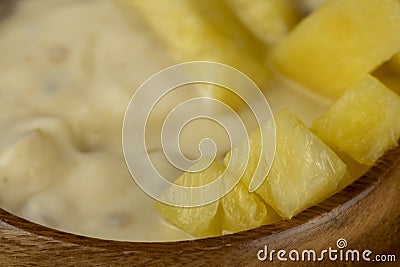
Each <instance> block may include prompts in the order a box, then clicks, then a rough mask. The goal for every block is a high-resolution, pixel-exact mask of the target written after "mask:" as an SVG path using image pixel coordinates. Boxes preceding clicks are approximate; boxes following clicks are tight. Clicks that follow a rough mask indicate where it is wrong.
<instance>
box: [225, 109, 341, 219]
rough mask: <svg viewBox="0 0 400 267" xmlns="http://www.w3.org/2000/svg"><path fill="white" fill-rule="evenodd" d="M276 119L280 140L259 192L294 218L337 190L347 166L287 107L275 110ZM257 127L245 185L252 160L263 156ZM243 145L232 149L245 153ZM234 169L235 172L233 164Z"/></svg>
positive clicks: (282, 213)
mask: <svg viewBox="0 0 400 267" xmlns="http://www.w3.org/2000/svg"><path fill="white" fill-rule="evenodd" d="M275 123H276V137H277V144H276V152H275V158H274V162H273V164H272V168H271V171H270V173H269V174H268V176H267V178H266V179H265V181H264V183H263V184H262V185H261V186H260V187H259V188H258V189H257V191H256V193H257V194H259V195H260V196H261V197H262V198H263V199H264V200H265V202H266V203H267V204H269V205H270V206H271V207H273V208H274V209H275V210H276V211H277V212H278V214H279V215H281V216H282V217H285V218H291V217H292V216H294V215H296V214H297V213H299V212H301V211H302V210H304V209H307V208H308V207H310V206H313V205H315V204H317V203H319V202H320V201H322V200H323V199H325V198H327V197H329V196H330V195H332V194H333V193H334V192H336V189H337V187H338V184H339V183H340V181H341V180H342V178H343V177H344V175H345V174H346V166H345V164H344V163H343V162H342V161H341V160H340V159H339V157H338V156H337V155H336V154H335V153H334V152H333V151H332V150H331V149H330V148H329V147H328V146H326V145H325V144H324V143H323V142H322V141H321V140H320V139H319V138H318V137H316V136H315V135H314V134H313V133H312V132H311V131H310V130H309V129H308V128H307V127H306V126H305V125H304V124H303V123H302V122H300V121H299V120H298V119H297V118H296V117H295V116H294V115H293V114H292V113H291V112H289V111H288V110H283V111H280V112H279V113H278V114H276V116H275ZM263 127H266V126H263ZM257 131H259V130H257ZM257 131H256V132H254V133H253V134H251V135H250V137H249V139H250V140H249V141H250V153H251V155H250V159H251V162H250V163H249V165H248V169H247V170H246V171H245V174H244V176H243V177H242V181H243V182H244V184H246V186H248V185H249V181H250V180H251V177H252V174H253V173H252V172H254V169H255V167H254V165H253V164H252V162H254V159H258V158H259V157H260V151H261V149H260V148H258V147H257V146H259V145H258V144H259V139H257V138H260V135H259V134H257ZM242 146H243V144H242V145H239V146H238V147H237V148H235V149H233V151H232V152H231V153H236V156H238V155H241V154H243V153H241V150H242V149H243V147H242ZM229 158H230V154H227V156H226V158H225V160H224V163H225V164H227V162H229ZM261 160H262V161H263V160H264V158H262V159H261ZM260 164H263V163H262V162H261V163H260ZM231 171H232V172H234V173H235V169H234V168H232V169H231Z"/></svg>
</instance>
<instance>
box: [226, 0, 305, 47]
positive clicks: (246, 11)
mask: <svg viewBox="0 0 400 267" xmlns="http://www.w3.org/2000/svg"><path fill="white" fill-rule="evenodd" d="M226 2H227V3H228V5H229V6H230V7H232V9H233V10H234V11H235V13H236V14H237V16H238V17H239V18H240V20H241V21H242V22H243V23H244V24H245V25H246V26H247V27H248V28H249V29H250V30H251V31H252V32H253V33H254V34H255V35H256V36H257V37H258V38H259V39H260V40H263V41H264V42H265V43H267V44H273V43H275V42H276V41H277V40H279V39H280V38H282V36H284V35H286V33H287V32H288V31H289V30H290V29H291V28H292V27H293V26H294V25H295V23H296V22H297V20H298V19H299V16H300V15H299V12H298V11H297V9H296V8H295V7H294V2H293V1H291V0H269V1H265V0H253V1H248V0H226Z"/></svg>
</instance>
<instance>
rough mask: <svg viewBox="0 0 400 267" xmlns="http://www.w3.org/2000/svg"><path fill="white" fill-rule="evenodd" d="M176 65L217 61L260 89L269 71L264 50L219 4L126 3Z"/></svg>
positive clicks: (179, 0)
mask: <svg viewBox="0 0 400 267" xmlns="http://www.w3.org/2000/svg"><path fill="white" fill-rule="evenodd" d="M125 1H126V2H127V3H128V4H129V5H130V6H131V7H132V8H133V10H134V11H136V12H137V13H138V14H139V15H142V17H143V19H144V21H145V22H146V23H147V24H148V26H149V28H150V29H151V30H152V31H153V32H154V33H155V35H157V36H158V37H159V38H160V40H161V41H162V42H163V43H164V44H165V46H166V48H167V49H168V50H169V52H170V53H171V54H172V55H173V56H174V57H175V58H176V59H177V60H178V61H196V60H205V61H217V62H220V63H224V64H227V65H230V66H232V67H235V68H237V69H239V70H241V71H243V72H244V73H246V74H247V75H249V76H250V77H251V78H252V79H253V80H254V81H256V82H257V83H258V84H259V85H261V84H263V83H265V82H266V81H267V80H268V79H269V77H270V74H269V71H268V70H267V69H266V67H265V66H264V59H263V54H264V53H265V47H264V46H263V44H262V43H261V42H260V41H259V40H257V38H255V37H254V36H253V35H252V34H251V33H250V32H249V31H248V30H247V29H246V28H245V27H244V26H243V25H242V24H241V23H240V21H239V20H238V19H236V17H235V16H234V15H233V14H232V12H230V9H229V7H228V6H227V5H226V4H225V3H224V2H222V1H197V0H174V1H159V0H147V1H142V0H125Z"/></svg>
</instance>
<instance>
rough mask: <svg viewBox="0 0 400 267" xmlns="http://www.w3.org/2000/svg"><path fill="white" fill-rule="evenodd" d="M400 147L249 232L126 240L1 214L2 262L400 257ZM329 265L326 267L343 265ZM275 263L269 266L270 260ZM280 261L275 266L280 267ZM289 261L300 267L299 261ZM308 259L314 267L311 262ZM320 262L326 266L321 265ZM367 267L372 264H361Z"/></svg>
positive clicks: (136, 262) (159, 262)
mask: <svg viewBox="0 0 400 267" xmlns="http://www.w3.org/2000/svg"><path fill="white" fill-rule="evenodd" d="M399 192H400V147H399V148H396V149H393V150H391V151H388V152H387V153H386V154H385V155H384V156H383V157H382V158H381V159H380V160H379V161H378V162H377V163H376V165H375V166H373V167H372V168H371V169H370V170H369V171H368V172H367V173H366V174H365V175H364V176H362V177H361V178H360V179H358V180H357V181H355V182H354V183H353V184H352V185H350V186H348V187H347V188H345V189H344V190H343V191H341V192H339V193H337V194H336V195H334V196H332V197H330V198H329V199H327V200H325V201H324V202H322V203H320V204H319V205H317V206H314V207H312V208H310V209H308V210H306V211H304V212H302V213H301V214H299V215H298V216H296V217H295V218H293V219H292V220H290V221H281V222H277V223H275V224H272V225H266V226H261V227H259V228H256V229H252V230H249V231H245V232H240V233H236V234H231V235H225V236H220V237H214V238H207V239H198V240H192V241H180V242H159V243H157V242H149V243H145V242H120V241H109V240H100V239H95V238H89V237H83V236H78V235H74V234H69V233H64V232H60V231H57V230H53V229H50V228H47V227H44V226H40V225H37V224H35V223H32V222H29V221H27V220H24V219H21V218H19V217H17V216H15V215H12V214H10V213H8V212H6V211H4V210H0V239H1V242H0V263H2V265H3V266H4V265H5V266H10V265H26V264H31V263H38V264H40V265H45V266H48V265H60V264H61V265H63V266H64V265H71V266H87V265H101V264H104V265H107V266H109V265H116V266H120V265H150V264H151V265H177V264H194V263H196V265H197V264H203V265H206V264H208V265H212V266H214V265H216V264H218V265H228V264H229V265H237V264H241V265H250V266H251V265H257V264H260V263H261V262H260V261H259V259H258V258H257V253H258V251H259V250H261V249H263V248H264V246H265V245H267V246H268V248H269V249H275V250H276V251H278V250H279V249H285V250H286V251H287V252H289V251H290V250H292V249H296V250H297V251H302V250H306V249H313V250H315V251H317V252H318V251H322V250H324V249H328V248H329V247H332V248H333V249H337V245H336V242H337V240H338V239H342V238H343V239H345V240H346V241H347V249H357V250H360V251H363V250H366V249H368V250H371V251H372V252H373V255H377V254H396V253H397V255H399V252H400V205H399V204H400V194H399ZM338 263H340V262H332V261H327V262H324V265H329V264H332V265H335V266H337V265H338ZM264 264H267V262H264ZM280 264H282V262H279V261H277V259H276V257H275V259H274V261H273V262H268V265H280ZM286 264H288V265H291V264H293V266H299V263H298V262H287V263H286ZM311 264H312V262H307V263H306V265H307V266H309V265H311ZM314 264H316V265H320V264H321V263H320V262H316V263H314ZM360 264H362V266H365V262H364V263H363V262H361V263H360Z"/></svg>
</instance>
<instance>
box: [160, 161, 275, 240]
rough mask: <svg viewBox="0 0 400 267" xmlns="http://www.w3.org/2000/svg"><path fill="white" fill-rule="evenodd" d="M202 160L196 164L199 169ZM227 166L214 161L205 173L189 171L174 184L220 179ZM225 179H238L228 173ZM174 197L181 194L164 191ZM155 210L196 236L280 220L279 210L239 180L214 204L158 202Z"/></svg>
mask: <svg viewBox="0 0 400 267" xmlns="http://www.w3.org/2000/svg"><path fill="white" fill-rule="evenodd" d="M199 164H203V163H202V162H201V161H200V162H199V163H198V164H197V165H195V166H194V167H193V169H196V168H197V167H198V166H199ZM224 171H225V167H224V166H223V165H221V164H219V163H218V162H216V161H214V162H213V163H212V164H211V165H210V167H208V168H207V169H205V170H204V171H202V172H186V173H184V174H183V175H182V176H180V177H179V178H178V179H177V180H176V181H175V182H174V183H175V184H177V185H181V186H188V187H198V186H201V185H206V184H209V183H211V182H212V181H214V180H215V179H217V178H219V177H220V176H221V175H222V174H223V173H224ZM226 175H227V176H225V178H223V179H226V178H227V179H237V178H236V177H235V176H234V175H233V174H230V173H227V174H226ZM165 194H166V195H170V196H171V197H179V195H176V194H174V192H173V191H172V190H168V189H167V191H166V192H165ZM156 209H157V210H158V211H159V212H160V213H161V214H162V215H163V216H164V218H165V219H167V220H168V221H169V222H171V223H172V224H174V225H175V226H177V227H179V228H181V229H183V230H185V231H186V232H188V233H190V234H192V235H194V236H196V237H210V236H218V235H221V234H223V233H224V234H225V233H232V232H238V231H242V230H246V229H250V228H254V227H257V226H260V225H263V224H267V223H271V222H273V221H276V220H278V219H279V216H278V215H277V214H276V212H275V211H274V210H273V209H271V208H270V207H268V206H267V205H265V204H264V202H263V201H262V200H261V199H260V198H259V197H258V196H257V195H256V194H254V193H249V192H248V191H247V189H246V187H245V186H244V185H243V184H242V183H241V182H239V183H238V184H237V185H236V186H235V187H234V188H233V190H232V191H230V192H229V193H228V194H227V195H225V196H224V197H222V198H221V199H220V200H217V201H215V202H213V203H211V204H208V205H205V206H200V207H190V208H185V207H174V206H170V205H166V204H163V203H161V202H157V203H156Z"/></svg>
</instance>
